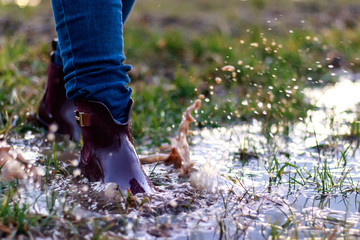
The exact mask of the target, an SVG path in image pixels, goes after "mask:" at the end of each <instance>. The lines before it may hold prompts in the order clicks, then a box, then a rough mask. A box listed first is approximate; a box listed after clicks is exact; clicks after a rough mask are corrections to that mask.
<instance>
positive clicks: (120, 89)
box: [51, 0, 135, 122]
mask: <svg viewBox="0 0 360 240" xmlns="http://www.w3.org/2000/svg"><path fill="white" fill-rule="evenodd" d="M51 2H52V6H53V12H54V17H55V23H56V32H57V34H58V39H59V43H58V49H57V51H56V53H55V63H56V64H58V65H59V66H62V67H63V71H64V73H65V89H66V94H67V97H68V98H69V99H75V98H85V99H89V100H95V101H100V102H102V103H104V104H105V105H106V106H107V107H108V108H109V110H110V111H111V113H112V115H113V117H114V118H115V119H116V120H117V121H119V122H123V121H124V120H126V116H125V114H126V113H125V112H124V110H125V108H126V107H127V104H128V102H129V99H130V96H131V93H132V90H131V89H130V88H129V87H127V84H128V83H129V82H130V79H129V77H128V75H127V72H128V71H130V70H131V66H130V65H126V64H124V63H123V62H124V60H125V55H124V41H123V25H124V23H125V21H126V19H127V17H128V15H129V13H130V11H131V9H132V7H133V5H134V2H135V0H90V1H87V0H52V1H51Z"/></svg>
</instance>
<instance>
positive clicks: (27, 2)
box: [0, 0, 41, 8]
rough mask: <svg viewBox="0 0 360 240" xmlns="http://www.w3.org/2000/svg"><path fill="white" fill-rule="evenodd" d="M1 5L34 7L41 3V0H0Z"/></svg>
mask: <svg viewBox="0 0 360 240" xmlns="http://www.w3.org/2000/svg"><path fill="white" fill-rule="evenodd" d="M0 3H1V5H9V4H16V5H18V6H19V7H21V8H24V7H35V6H37V5H39V4H40V3H41V0H0Z"/></svg>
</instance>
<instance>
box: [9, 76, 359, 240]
mask: <svg viewBox="0 0 360 240" xmlns="http://www.w3.org/2000/svg"><path fill="white" fill-rule="evenodd" d="M342 74H343V73H342ZM350 76H351V77H350ZM354 78H355V79H354ZM359 91H360V84H359V82H358V79H356V76H355V77H354V75H345V74H343V77H341V78H340V79H339V82H338V83H337V84H336V85H334V86H332V87H326V88H323V89H307V90H306V94H307V96H308V97H309V99H310V100H311V101H313V102H314V103H315V104H316V105H317V107H318V108H317V109H316V110H313V111H312V112H310V113H309V117H308V118H307V119H303V120H302V121H301V122H300V123H298V124H297V125H295V126H294V127H293V128H292V129H291V131H290V134H289V136H286V137H284V136H283V135H279V136H278V135H277V134H276V132H274V133H270V134H269V136H268V137H265V135H264V134H262V133H261V123H260V122H257V121H254V122H252V123H251V124H241V125H236V126H229V127H223V128H216V129H203V130H201V131H197V132H195V135H194V137H193V139H192V144H191V147H190V150H191V159H192V160H193V161H194V162H195V169H196V171H195V172H193V173H192V174H191V175H190V177H182V178H179V177H178V174H177V172H176V170H174V169H173V168H172V167H171V166H164V165H163V164H148V165H145V171H146V172H147V174H148V175H149V176H150V178H151V180H152V181H153V182H154V184H155V185H156V186H157V189H158V192H157V193H156V194H154V195H151V196H145V195H141V194H138V195H136V196H135V197H133V198H131V197H129V196H120V195H119V194H117V193H115V194H114V192H115V191H114V190H113V188H111V187H112V186H104V185H103V184H101V183H99V182H97V183H89V182H88V181H87V179H84V178H82V177H81V176H78V175H79V171H78V170H77V169H76V160H77V158H78V154H77V152H78V151H79V147H78V146H75V145H73V144H71V143H70V144H69V143H68V142H66V141H58V142H57V144H56V145H53V144H52V143H50V142H49V141H47V140H44V135H42V134H35V135H34V134H32V133H31V132H28V133H27V134H25V136H24V138H23V137H17V138H12V139H10V140H9V143H10V144H11V145H12V146H13V147H14V148H15V150H16V151H18V152H21V153H22V154H23V156H24V157H25V158H26V159H28V160H33V161H35V162H37V163H41V164H42V165H43V166H44V174H46V176H45V177H44V178H43V179H44V181H43V182H42V183H41V184H40V183H34V184H28V183H25V184H24V185H26V187H24V188H23V189H22V190H20V191H19V192H20V193H21V194H20V196H19V199H21V200H20V202H26V203H28V204H29V205H30V206H31V207H30V211H31V212H33V213H41V214H44V215H56V216H57V217H59V218H60V219H73V220H72V223H73V224H76V223H78V224H80V225H81V223H82V221H86V222H87V224H85V225H84V226H83V227H82V228H83V230H81V229H82V228H77V230H74V231H78V232H79V233H80V234H81V231H83V234H82V236H83V237H84V238H85V239H90V238H92V237H94V234H96V233H97V232H98V233H99V232H100V233H101V232H106V234H108V236H123V237H126V238H140V239H142V238H143V239H153V238H154V237H164V238H169V239H189V238H190V239H237V238H242V237H244V238H251V239H260V238H268V237H269V236H281V237H284V238H285V237H286V236H288V237H299V238H305V237H321V238H330V237H331V236H336V237H354V238H355V237H360V232H359V227H360V214H359V209H360V208H359V200H358V192H359V188H358V187H359V186H358V185H359V180H360V176H359V172H360V169H359V168H360V165H359V163H358V161H357V159H358V158H359V148H358V146H359V142H358V140H356V138H355V137H354V135H351V134H350V133H351V126H352V125H351V124H349V122H351V121H353V120H354V119H356V111H357V110H356V109H357V108H356V104H355V103H356V102H358V101H359V100H360V99H359V95H358V94H357V93H358V92H359ZM54 150H55V152H56V151H58V154H57V155H56V156H57V157H56V159H57V162H58V166H57V167H55V166H54V164H53V163H52V162H53V159H54V157H53V152H54ZM154 151H156V150H155V149H142V151H141V154H142V155H147V154H151V153H154ZM47 156H48V157H47ZM51 156H52V157H51ZM49 159H50V160H49ZM51 159H52V160H51ZM46 161H50V162H51V163H50V162H49V164H47V162H46ZM44 162H45V164H44ZM74 222H75V223H74ZM74 229H75V228H74ZM89 230H90V231H89ZM100 230H101V231H100ZM46 232H48V233H51V234H53V236H57V237H59V238H62V237H64V232H57V231H55V232H51V229H48V230H46V231H44V232H43V234H45V235H46ZM66 234H67V235H66ZM66 234H65V236H71V232H69V233H66ZM109 234H110V235H109Z"/></svg>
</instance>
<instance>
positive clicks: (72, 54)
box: [59, 0, 77, 87]
mask: <svg viewBox="0 0 360 240" xmlns="http://www.w3.org/2000/svg"><path fill="white" fill-rule="evenodd" d="M59 2H60V5H61V8H62V10H63V13H64V24H65V29H66V34H67V35H68V39H69V47H70V52H71V56H72V61H71V64H72V65H73V67H74V69H75V79H76V78H77V68H76V65H75V54H74V52H73V49H72V44H71V37H70V32H69V28H68V25H67V22H66V16H65V9H64V6H63V2H62V0H60V1H59ZM75 85H76V81H75ZM75 87H76V86H75Z"/></svg>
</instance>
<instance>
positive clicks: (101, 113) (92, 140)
mask: <svg viewBox="0 0 360 240" xmlns="http://www.w3.org/2000/svg"><path fill="white" fill-rule="evenodd" d="M75 103H76V106H77V111H76V112H75V118H76V120H77V123H78V124H79V125H80V126H81V133H82V137H83V142H84V145H83V147H82V149H81V156H80V164H79V167H80V168H81V170H82V172H83V174H84V175H85V176H86V177H87V178H88V179H89V180H90V181H99V180H101V181H102V182H104V183H110V182H114V183H117V184H118V186H119V189H120V190H121V192H122V193H123V195H126V194H127V190H130V191H131V193H132V194H136V193H144V192H146V193H152V192H154V191H155V188H154V186H153V184H152V183H151V182H150V180H149V178H148V177H147V176H146V174H145V172H144V170H143V168H142V165H141V163H140V161H139V159H138V156H137V154H136V151H135V148H134V144H133V139H132V135H131V130H130V129H131V127H130V125H131V124H130V114H131V110H132V106H133V101H132V100H130V101H129V104H128V106H127V122H126V123H122V124H120V123H118V122H116V121H115V120H114V118H113V116H112V114H111V113H110V111H109V109H108V108H107V107H106V106H105V105H104V104H102V103H100V102H95V101H89V100H85V99H76V100H75Z"/></svg>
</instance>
